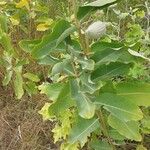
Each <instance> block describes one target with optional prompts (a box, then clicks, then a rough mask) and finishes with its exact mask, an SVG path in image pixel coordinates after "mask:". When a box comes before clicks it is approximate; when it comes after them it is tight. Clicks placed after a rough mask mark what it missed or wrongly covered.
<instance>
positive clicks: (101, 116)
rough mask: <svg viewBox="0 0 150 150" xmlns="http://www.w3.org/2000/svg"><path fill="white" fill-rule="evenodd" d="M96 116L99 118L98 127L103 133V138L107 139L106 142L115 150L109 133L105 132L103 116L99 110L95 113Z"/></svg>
mask: <svg viewBox="0 0 150 150" xmlns="http://www.w3.org/2000/svg"><path fill="white" fill-rule="evenodd" d="M97 116H98V118H99V122H100V126H101V128H102V132H103V134H104V136H105V137H107V140H108V142H109V144H110V145H111V146H112V148H113V150H116V147H115V146H114V144H113V143H112V141H111V138H110V136H109V133H108V131H107V126H106V123H105V119H104V115H103V113H102V110H101V108H100V109H99V110H98V111H97Z"/></svg>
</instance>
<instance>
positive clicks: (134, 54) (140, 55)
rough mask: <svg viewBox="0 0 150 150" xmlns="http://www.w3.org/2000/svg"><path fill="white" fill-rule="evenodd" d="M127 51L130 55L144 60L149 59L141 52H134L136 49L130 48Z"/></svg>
mask: <svg viewBox="0 0 150 150" xmlns="http://www.w3.org/2000/svg"><path fill="white" fill-rule="evenodd" d="M128 52H129V53H130V54H131V55H133V56H136V57H139V58H142V59H144V60H148V61H150V59H149V58H147V57H145V56H144V55H142V54H140V53H138V52H136V51H133V50H131V49H128Z"/></svg>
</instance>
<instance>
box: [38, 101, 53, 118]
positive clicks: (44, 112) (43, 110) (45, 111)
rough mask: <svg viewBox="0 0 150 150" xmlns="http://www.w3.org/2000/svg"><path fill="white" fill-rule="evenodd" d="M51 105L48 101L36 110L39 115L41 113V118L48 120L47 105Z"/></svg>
mask: <svg viewBox="0 0 150 150" xmlns="http://www.w3.org/2000/svg"><path fill="white" fill-rule="evenodd" d="M50 106H51V104H50V103H45V105H44V106H43V107H42V109H41V110H40V111H39V112H38V113H39V114H40V115H42V117H43V120H49V119H50V118H51V116H50V114H49V107H50Z"/></svg>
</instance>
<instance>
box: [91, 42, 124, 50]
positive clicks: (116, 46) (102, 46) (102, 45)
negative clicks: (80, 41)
mask: <svg viewBox="0 0 150 150" xmlns="http://www.w3.org/2000/svg"><path fill="white" fill-rule="evenodd" d="M123 47H124V44H122V43H118V42H112V43H108V42H96V43H94V44H92V46H91V50H92V51H93V52H98V51H105V50H108V49H109V50H111V49H112V50H116V51H117V50H120V49H122V48H123Z"/></svg>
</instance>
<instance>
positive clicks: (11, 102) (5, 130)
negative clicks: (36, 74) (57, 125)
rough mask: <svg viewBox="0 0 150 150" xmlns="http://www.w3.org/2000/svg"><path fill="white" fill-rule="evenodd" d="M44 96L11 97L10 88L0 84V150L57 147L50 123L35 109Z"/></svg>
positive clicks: (42, 103) (40, 103) (39, 149)
mask: <svg viewBox="0 0 150 150" xmlns="http://www.w3.org/2000/svg"><path fill="white" fill-rule="evenodd" d="M45 102H46V98H45V97H43V96H40V95H36V96H35V97H33V98H30V97H28V96H24V97H23V98H22V100H21V101H16V100H15V99H14V98H13V94H12V90H11V89H10V88H7V89H4V88H2V87H1V86H0V150H57V147H56V145H54V144H53V138H52V133H51V132H50V131H51V128H52V126H53V125H52V123H51V122H49V121H48V122H43V121H42V118H41V116H40V115H39V114H38V111H39V110H40V109H41V107H42V106H43V105H44V103H45Z"/></svg>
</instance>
